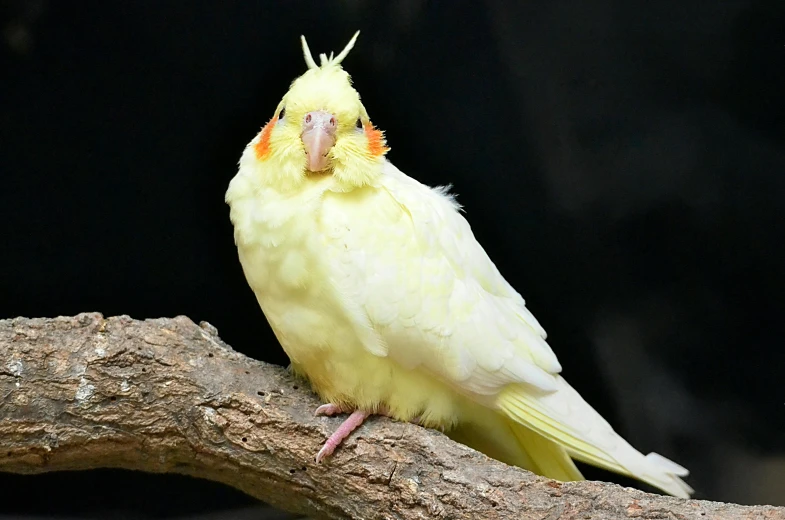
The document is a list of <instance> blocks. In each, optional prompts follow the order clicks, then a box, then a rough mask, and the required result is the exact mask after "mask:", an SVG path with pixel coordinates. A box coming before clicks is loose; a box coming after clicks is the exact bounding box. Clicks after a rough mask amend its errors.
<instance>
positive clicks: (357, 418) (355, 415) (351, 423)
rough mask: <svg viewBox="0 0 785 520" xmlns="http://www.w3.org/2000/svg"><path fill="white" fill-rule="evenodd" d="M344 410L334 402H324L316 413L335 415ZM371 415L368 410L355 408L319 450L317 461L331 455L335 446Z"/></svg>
mask: <svg viewBox="0 0 785 520" xmlns="http://www.w3.org/2000/svg"><path fill="white" fill-rule="evenodd" d="M342 411H343V410H341V408H340V407H339V406H337V405H334V404H324V405H322V406H320V407H319V408H317V409H316V412H315V413H316V415H335V414H338V413H341V412H342ZM369 415H371V414H370V413H368V412H363V411H361V410H355V411H353V412H352V414H351V415H350V416H349V418H348V419H346V420H345V421H344V422H343V423H342V424H341V425H340V426H339V427H338V429H337V430H335V433H333V434H332V435H330V438H329V439H327V441H326V442H325V443H324V446H322V449H321V450H319V453H317V454H316V463H317V464H319V463H320V462H321V461H322V459H324V458H325V457H329V456H330V455H332V453H333V452H334V451H335V448H337V447H338V446H340V445H341V443H342V442H343V440H344V439H346V437H348V436H349V434H351V433H352V432H353V431H354V430H355V429H357V428H358V427H359V426H360V425H361V424H362V423H363V421H365V419H367V418H368V416H369Z"/></svg>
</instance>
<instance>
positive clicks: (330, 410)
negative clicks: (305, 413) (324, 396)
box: [313, 403, 345, 417]
mask: <svg viewBox="0 0 785 520" xmlns="http://www.w3.org/2000/svg"><path fill="white" fill-rule="evenodd" d="M344 412H345V410H344V409H343V408H341V407H340V406H338V405H337V404H333V403H327V404H323V405H321V406H320V407H319V408H317V409H316V410H314V412H313V414H314V415H316V416H317V417H318V416H320V415H326V416H327V417H332V416H333V415H338V414H339V413H344Z"/></svg>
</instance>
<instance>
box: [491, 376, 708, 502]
mask: <svg viewBox="0 0 785 520" xmlns="http://www.w3.org/2000/svg"><path fill="white" fill-rule="evenodd" d="M557 380H558V385H559V388H558V390H556V391H555V392H552V393H548V394H542V393H540V394H534V393H532V392H530V391H526V390H524V389H523V388H521V387H516V386H511V387H509V388H508V389H507V390H505V391H504V392H502V393H501V394H500V395H499V397H498V401H497V405H498V406H499V408H500V410H501V411H502V413H504V414H505V415H506V416H507V417H509V418H510V419H511V420H513V421H515V422H517V423H519V424H521V425H524V426H526V427H528V428H530V429H531V430H533V432H532V433H534V432H536V434H539V435H541V436H542V437H544V438H545V439H547V440H548V441H549V442H553V443H556V444H557V445H559V446H560V447H562V449H563V450H565V452H566V453H567V454H569V455H570V456H571V457H572V458H574V459H576V460H580V461H582V462H586V463H588V464H592V465H594V466H598V467H601V468H605V469H608V470H610V471H614V472H616V473H621V474H623V475H629V476H631V477H633V478H637V479H639V480H642V481H643V482H646V483H648V484H651V485H652V486H654V487H657V488H659V489H661V490H663V491H665V492H666V493H670V494H671V495H674V496H678V497H683V498H689V496H690V494H691V493H692V492H693V490H692V488H690V486H689V485H687V484H686V483H685V482H684V481H683V480H682V479H681V478H679V477H684V476H687V475H688V474H689V472H688V471H687V469H685V468H683V467H682V466H679V465H678V464H676V463H675V462H673V461H671V460H668V459H666V458H665V457H663V456H661V455H658V454H656V453H650V454H648V455H643V454H642V453H641V452H639V451H638V450H636V449H635V448H633V447H632V446H631V445H630V444H629V443H628V442H627V441H625V440H624V439H623V438H622V437H621V436H620V435H619V434H617V433H616V432H615V431H614V430H613V428H612V427H611V426H610V424H608V422H607V421H605V419H603V418H602V417H601V416H600V415H599V414H598V413H597V412H596V411H595V410H594V409H593V408H592V407H591V406H590V405H589V404H588V403H587V402H586V401H584V400H583V398H582V397H581V396H580V394H578V392H576V391H575V390H574V389H573V388H572V387H571V386H570V385H569V384H568V383H567V382H566V381H565V380H564V379H563V378H562V377H561V376H559V377H558V378H557ZM530 437H531V436H526V437H525V438H523V439H522V441H523V440H525V441H526V442H529V443H531V442H536V440H534V441H533V440H532V439H531V438H530ZM531 451H533V450H529V452H530V453H531ZM539 461H540V459H536V462H538V463H540V462H539ZM576 471H577V468H576ZM554 478H555V477H554Z"/></svg>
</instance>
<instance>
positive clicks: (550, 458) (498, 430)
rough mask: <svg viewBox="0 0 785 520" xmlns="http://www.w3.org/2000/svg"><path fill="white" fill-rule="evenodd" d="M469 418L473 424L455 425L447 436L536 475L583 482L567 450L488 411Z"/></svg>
mask: <svg viewBox="0 0 785 520" xmlns="http://www.w3.org/2000/svg"><path fill="white" fill-rule="evenodd" d="M472 418H473V421H472V422H465V423H462V424H460V425H458V426H457V427H455V428H454V429H453V430H451V431H449V432H448V435H449V436H450V437H451V438H452V439H454V440H456V441H458V442H461V443H463V444H466V445H467V446H471V447H472V448H474V449H476V450H478V451H481V452H483V453H485V454H486V455H488V456H489V457H493V458H494V459H496V460H500V461H502V462H504V463H506V464H510V465H512V466H518V467H521V468H524V469H528V470H529V471H531V472H534V473H537V474H538V475H543V476H545V477H548V478H552V479H556V480H561V481H564V482H566V481H571V480H583V475H581V472H580V470H578V468H577V467H576V466H575V463H574V462H573V460H572V458H570V455H569V454H568V453H567V450H565V449H564V448H563V447H562V446H560V445H559V444H557V443H555V442H553V441H550V440H548V439H546V438H545V437H543V436H542V435H540V434H539V433H536V432H534V431H532V430H531V429H529V428H527V427H526V426H523V425H521V424H520V423H518V422H516V421H513V420H511V419H509V418H507V417H504V416H503V415H501V414H499V413H497V412H496V411H494V410H490V409H488V408H483V409H478V410H475V411H474V413H473V414H472Z"/></svg>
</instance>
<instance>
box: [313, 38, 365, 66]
mask: <svg viewBox="0 0 785 520" xmlns="http://www.w3.org/2000/svg"><path fill="white" fill-rule="evenodd" d="M359 35H360V31H357V32H356V33H354V36H352V39H351V40H349V43H347V44H346V47H344V49H343V50H342V51H341V53H340V54H339V55H338V56H335V57H333V53H332V52H331V53H330V57H329V58H328V57H327V55H326V54H320V55H319V60H320V61H321V62H322V64H321V65H317V64H316V61H315V60H314V59H313V55H312V54H311V50H310V49H309V48H308V42H306V41H305V36H302V35H301V36H300V41H302V43H303V56H305V63H306V64H307V65H308V68H309V69H318V68H325V67H333V66H336V65H340V64H341V62H342V61H343V60H344V58H346V56H347V55H348V54H349V51H351V50H352V48H353V47H354V42H356V41H357V37H358V36H359Z"/></svg>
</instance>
